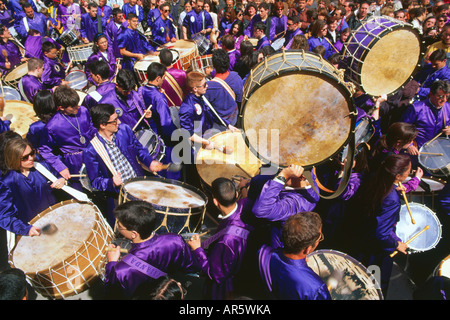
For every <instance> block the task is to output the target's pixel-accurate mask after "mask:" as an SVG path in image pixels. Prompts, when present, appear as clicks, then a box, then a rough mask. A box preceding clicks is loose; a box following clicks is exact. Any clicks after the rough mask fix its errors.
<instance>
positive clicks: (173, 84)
mask: <svg viewBox="0 0 450 320" xmlns="http://www.w3.org/2000/svg"><path fill="white" fill-rule="evenodd" d="M166 80H167V83H168V84H169V85H170V87H171V88H172V89H173V90H174V91H175V93H176V94H177V96H178V97H179V98H180V100H181V101H183V99H184V94H183V89H181V87H180V85H179V84H178V82H177V81H176V80H175V78H174V77H173V76H172V75H171V74H170V73H169V72H166Z"/></svg>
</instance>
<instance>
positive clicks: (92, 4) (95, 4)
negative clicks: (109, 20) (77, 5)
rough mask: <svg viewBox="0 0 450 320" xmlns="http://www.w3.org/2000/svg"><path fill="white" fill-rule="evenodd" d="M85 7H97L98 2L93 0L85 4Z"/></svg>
mask: <svg viewBox="0 0 450 320" xmlns="http://www.w3.org/2000/svg"><path fill="white" fill-rule="evenodd" d="M87 8H88V9H91V8H98V4H97V3H95V2H94V1H92V2H89V3H88V5H87Z"/></svg>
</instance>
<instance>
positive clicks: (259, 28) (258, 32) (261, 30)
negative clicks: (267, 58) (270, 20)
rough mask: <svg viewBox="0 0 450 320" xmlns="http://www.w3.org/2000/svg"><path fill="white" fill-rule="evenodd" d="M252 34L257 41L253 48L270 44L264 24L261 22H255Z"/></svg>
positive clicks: (256, 48) (260, 47)
mask: <svg viewBox="0 0 450 320" xmlns="http://www.w3.org/2000/svg"><path fill="white" fill-rule="evenodd" d="M253 34H254V36H255V38H256V39H258V43H257V44H256V47H255V50H256V51H258V50H261V49H262V48H264V47H268V46H270V40H269V38H267V36H266V25H265V24H264V23H263V22H261V21H260V22H257V23H256V24H255V27H254V31H253Z"/></svg>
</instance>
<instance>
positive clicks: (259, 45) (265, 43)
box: [255, 36, 270, 50]
mask: <svg viewBox="0 0 450 320" xmlns="http://www.w3.org/2000/svg"><path fill="white" fill-rule="evenodd" d="M267 46H270V41H269V38H267V37H266V36H263V37H262V38H261V39H259V40H258V43H257V44H256V48H255V50H259V49H261V48H264V47H267Z"/></svg>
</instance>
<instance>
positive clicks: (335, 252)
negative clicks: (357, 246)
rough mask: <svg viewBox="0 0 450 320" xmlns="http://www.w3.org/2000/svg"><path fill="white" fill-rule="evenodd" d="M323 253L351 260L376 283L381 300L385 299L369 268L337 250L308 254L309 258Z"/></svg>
mask: <svg viewBox="0 0 450 320" xmlns="http://www.w3.org/2000/svg"><path fill="white" fill-rule="evenodd" d="M321 253H323V254H326V253H330V254H335V255H337V256H340V257H343V258H346V259H348V260H350V261H351V262H353V263H354V264H355V265H356V266H357V267H359V269H361V270H362V271H363V272H364V274H366V275H367V276H368V277H369V279H371V280H372V282H373V283H374V286H375V289H376V291H377V292H378V294H379V296H380V300H383V299H384V297H383V292H382V290H381V288H380V285H379V283H378V281H377V279H376V278H375V277H374V275H373V274H371V273H370V272H369V271H368V270H367V268H366V267H365V266H364V265H363V264H362V263H361V262H360V261H358V260H356V259H355V258H353V257H352V256H350V255H348V254H346V253H343V252H341V251H337V250H333V249H320V250H315V251H313V252H311V253H310V254H308V258H309V257H312V256H315V255H318V254H321Z"/></svg>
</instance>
